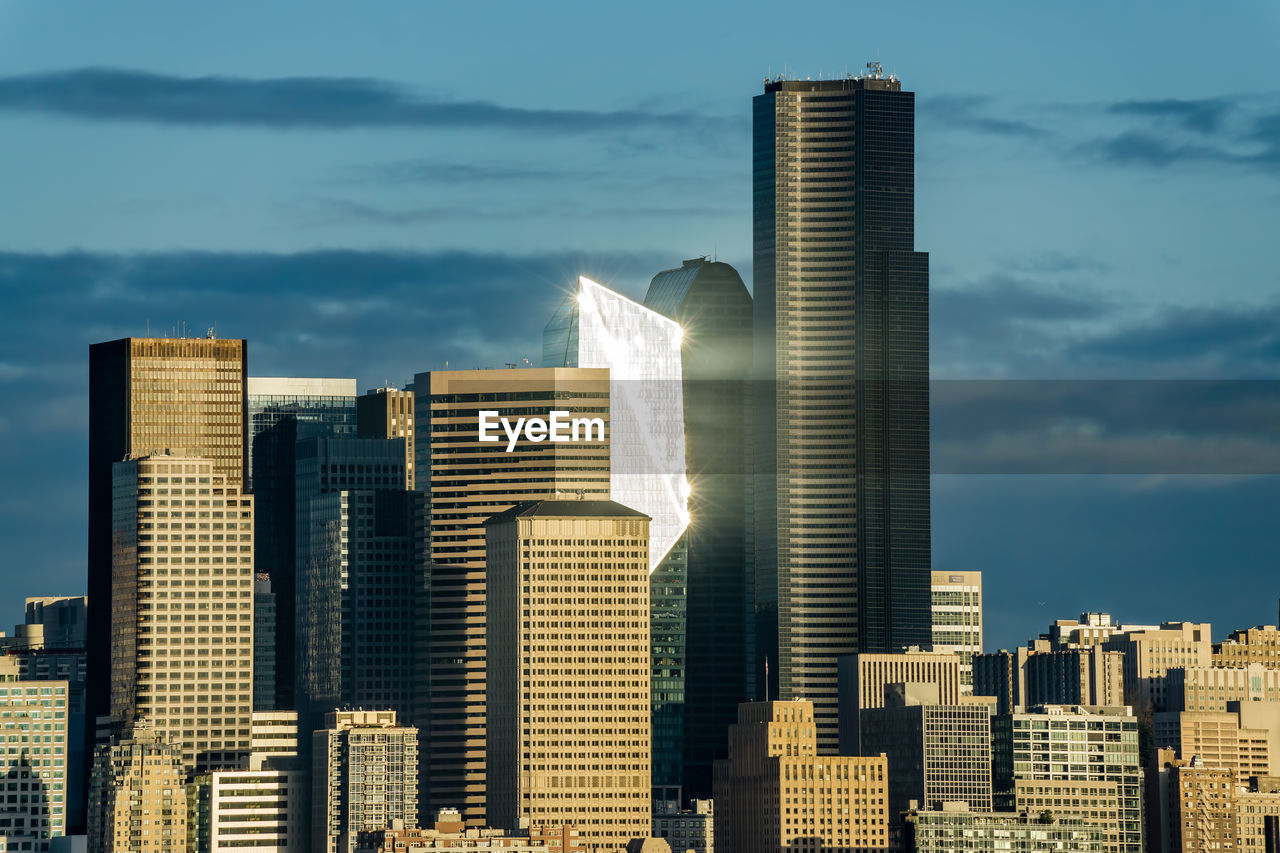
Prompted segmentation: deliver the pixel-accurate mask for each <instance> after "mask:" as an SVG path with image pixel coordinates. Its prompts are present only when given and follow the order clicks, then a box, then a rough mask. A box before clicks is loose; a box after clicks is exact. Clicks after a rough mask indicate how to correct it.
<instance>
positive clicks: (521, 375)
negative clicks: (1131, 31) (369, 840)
mask: <svg viewBox="0 0 1280 853" xmlns="http://www.w3.org/2000/svg"><path fill="white" fill-rule="evenodd" d="M413 385H414V394H415V398H414V399H415V407H416V409H415V415H414V417H415V423H416V424H417V428H418V430H419V432H421V433H422V436H423V439H422V440H421V441H419V442H418V443H417V459H416V468H417V472H418V482H417V484H418V487H419V490H420V491H422V492H423V493H424V495H425V496H426V497H425V499H426V502H427V505H426V511H427V523H426V535H427V543H426V547H427V553H426V555H425V558H426V559H427V561H428V575H429V576H428V578H427V583H424V584H423V587H422V589H420V590H419V594H418V595H419V598H418V601H417V604H416V607H417V609H418V611H419V612H420V613H426V614H427V617H428V618H427V623H426V624H427V625H428V626H429V631H428V632H426V633H421V632H420V633H419V636H418V649H417V652H416V657H417V661H418V670H417V671H416V672H415V677H414V683H415V685H416V687H417V690H418V692H417V695H416V696H415V702H414V704H415V712H414V713H415V716H414V721H415V723H416V724H417V726H418V727H419V729H420V730H421V731H422V735H423V738H424V743H423V753H424V756H425V757H424V759H423V760H424V762H425V763H426V764H427V765H428V766H430V767H431V773H430V774H424V778H423V780H422V781H423V785H424V790H423V792H422V793H423V800H424V802H423V813H424V814H426V813H428V812H429V811H434V810H438V809H440V808H457V809H458V810H459V811H461V812H462V816H463V819H464V820H465V821H466V822H467V825H468V826H476V827H483V826H487V825H489V822H488V821H487V820H486V818H485V732H486V725H487V723H486V701H485V689H486V688H485V678H486V676H485V661H486V654H485V637H486V606H485V589H486V581H485V537H484V527H483V525H484V522H485V520H486V519H488V518H490V517H491V516H494V515H497V514H498V513H500V512H503V511H505V510H507V509H510V508H511V507H512V506H514V505H516V504H519V503H523V502H526V501H535V500H543V499H547V498H554V497H556V496H565V497H567V496H578V495H580V496H582V497H583V498H585V499H587V500H608V499H609V476H610V474H609V443H608V432H607V431H606V434H605V437H604V439H603V440H600V441H595V440H592V441H578V442H550V441H539V442H534V441H531V440H529V439H528V437H527V436H526V435H525V434H523V433H522V434H521V437H520V438H519V439H518V440H517V441H516V443H515V446H514V447H513V448H512V449H511V452H506V447H507V445H506V441H505V436H503V440H502V441H501V442H500V443H490V442H481V441H480V440H479V418H480V412H482V411H491V412H493V411H496V412H499V413H500V415H499V416H501V417H510V418H513V419H518V418H521V417H523V418H530V417H539V418H544V419H545V418H547V417H548V416H549V412H551V411H553V410H555V411H566V412H570V413H571V414H570V417H575V418H589V419H594V418H599V419H600V420H601V421H602V422H603V424H604V425H605V427H606V428H607V427H608V424H609V372H608V371H607V370H593V369H564V368H557V369H512V370H458V371H435V372H432V373H419V374H417V375H416V376H415V377H414V383H413ZM512 423H513V424H514V423H515V421H514V420H513V421H512ZM496 432H497V433H498V434H501V433H502V432H503V431H502V429H501V428H500V427H499V428H497V430H496ZM596 437H597V435H596V434H594V433H593V435H592V438H593V439H594V438H596ZM584 438H585V436H584ZM427 738H429V740H427Z"/></svg>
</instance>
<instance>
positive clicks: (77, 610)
mask: <svg viewBox="0 0 1280 853" xmlns="http://www.w3.org/2000/svg"><path fill="white" fill-rule="evenodd" d="M25 609H26V618H25V619H24V620H23V621H24V623H25V624H27V625H39V626H40V628H41V631H40V633H41V636H42V638H43V642H44V645H43V646H41V648H44V649H83V648H84V647H85V642H86V640H87V638H88V620H89V599H88V597H87V596H84V595H43V596H35V597H31V598H28V599H27V600H26V608H25Z"/></svg>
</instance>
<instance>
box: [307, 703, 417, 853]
mask: <svg viewBox="0 0 1280 853" xmlns="http://www.w3.org/2000/svg"><path fill="white" fill-rule="evenodd" d="M311 761H312V765H311V768H312V772H311V786H312V788H311V797H312V812H311V814H312V826H311V848H310V849H311V850H313V851H324V853H354V851H355V849H356V847H357V837H358V836H359V834H360V833H361V832H367V831H369V830H376V829H386V828H387V827H389V826H391V825H392V822H393V821H401V822H402V825H403V826H405V827H407V828H409V829H412V828H414V827H416V826H417V825H418V731H417V729H415V728H413V727H412V726H401V725H398V724H397V722H396V714H395V712H394V711H333V712H330V713H329V714H327V715H326V719H325V727H324V728H323V729H320V730H318V731H316V732H315V733H314V734H313V735H312V743H311Z"/></svg>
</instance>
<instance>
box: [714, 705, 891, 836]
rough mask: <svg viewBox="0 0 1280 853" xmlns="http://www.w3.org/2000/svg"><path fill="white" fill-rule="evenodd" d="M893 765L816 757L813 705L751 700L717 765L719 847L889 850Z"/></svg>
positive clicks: (879, 758) (879, 760)
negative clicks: (890, 792) (890, 786)
mask: <svg viewBox="0 0 1280 853" xmlns="http://www.w3.org/2000/svg"><path fill="white" fill-rule="evenodd" d="M887 777H888V766H887V761H886V759H885V757H884V756H883V755H880V756H875V757H872V758H853V757H848V756H832V755H819V754H818V736H817V726H816V724H815V720H814V714H813V703H812V702H804V701H792V702H749V703H744V704H742V705H740V706H739V708H738V722H737V723H735V724H734V725H733V726H732V727H731V728H730V730H729V757H728V758H724V759H720V760H719V761H717V762H716V766H715V837H716V843H717V845H719V847H720V849H721V850H732V851H734V853H766V851H768V853H776V851H779V850H857V851H860V850H868V851H870V850H885V849H887V848H888V845H889V823H888V816H887V809H888V798H889V788H888V778H887Z"/></svg>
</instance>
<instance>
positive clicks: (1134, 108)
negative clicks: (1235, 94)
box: [1107, 98, 1235, 133]
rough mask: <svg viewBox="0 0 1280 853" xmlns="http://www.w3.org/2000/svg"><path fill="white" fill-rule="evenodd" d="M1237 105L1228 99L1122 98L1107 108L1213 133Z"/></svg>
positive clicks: (1128, 114)
mask: <svg viewBox="0 0 1280 853" xmlns="http://www.w3.org/2000/svg"><path fill="white" fill-rule="evenodd" d="M1234 108H1235V104H1234V103H1233V102H1232V101H1231V100H1229V99H1228V98H1202V99H1199V100H1179V99H1176V98H1168V99H1164V100H1156V101H1120V102H1119V103H1115V104H1111V105H1110V106H1108V107H1107V109H1108V111H1110V112H1112V113H1115V114H1116V115H1125V116H1141V117H1147V118H1157V119H1165V120H1168V121H1171V122H1173V123H1174V124H1177V125H1179V126H1181V127H1183V128H1185V129H1187V130H1193V131H1197V132H1200V133H1212V132H1214V131H1216V130H1218V129H1219V128H1220V127H1221V126H1222V124H1223V121H1224V119H1225V118H1226V117H1227V114H1228V113H1229V112H1230V111H1231V110H1232V109H1234Z"/></svg>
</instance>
